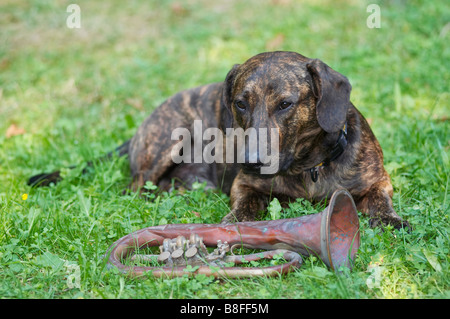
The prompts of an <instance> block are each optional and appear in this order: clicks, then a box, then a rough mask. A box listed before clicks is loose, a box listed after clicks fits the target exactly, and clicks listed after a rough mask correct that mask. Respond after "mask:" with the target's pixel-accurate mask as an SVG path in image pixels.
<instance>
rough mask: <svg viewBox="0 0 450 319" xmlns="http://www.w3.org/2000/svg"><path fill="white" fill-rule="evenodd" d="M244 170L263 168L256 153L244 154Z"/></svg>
mask: <svg viewBox="0 0 450 319" xmlns="http://www.w3.org/2000/svg"><path fill="white" fill-rule="evenodd" d="M242 165H243V166H244V169H246V170H257V169H260V168H261V167H263V166H264V163H263V162H262V161H261V158H260V157H259V154H258V153H252V154H249V153H248V152H246V153H245V162H244V163H243V164H242Z"/></svg>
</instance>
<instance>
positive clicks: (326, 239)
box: [108, 189, 359, 277]
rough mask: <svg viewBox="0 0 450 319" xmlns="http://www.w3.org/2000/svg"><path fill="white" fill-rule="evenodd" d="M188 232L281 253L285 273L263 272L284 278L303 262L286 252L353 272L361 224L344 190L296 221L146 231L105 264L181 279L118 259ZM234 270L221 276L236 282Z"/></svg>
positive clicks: (211, 241)
mask: <svg viewBox="0 0 450 319" xmlns="http://www.w3.org/2000/svg"><path fill="white" fill-rule="evenodd" d="M192 233H195V234H197V235H198V236H200V237H202V238H203V242H204V244H205V246H208V247H211V246H215V245H216V244H217V241H218V240H221V241H222V242H225V241H227V242H228V243H229V244H230V246H232V245H234V244H242V245H243V244H245V245H246V246H251V247H253V248H255V249H266V250H269V249H284V251H283V252H284V255H285V256H284V258H285V259H286V260H288V263H286V264H284V265H283V266H284V267H283V269H280V267H278V268H277V267H275V268H277V269H276V270H275V269H274V267H267V268H266V274H267V273H271V274H274V273H275V272H276V273H285V272H288V271H290V270H291V269H292V268H293V266H294V264H298V263H301V260H300V262H298V261H296V260H297V259H298V258H294V257H293V256H291V255H290V254H289V253H290V252H287V251H286V250H289V251H291V252H292V251H293V252H297V253H300V254H302V255H304V256H308V255H310V254H315V255H317V256H319V258H321V259H322V260H323V261H324V263H325V264H327V265H328V266H329V267H331V268H332V269H335V268H338V267H340V266H342V265H345V266H347V267H351V259H353V258H354V255H355V254H356V252H357V250H358V248H359V220H358V215H357V211H356V208H355V204H354V202H353V199H352V197H351V195H350V194H349V193H348V192H347V191H346V190H343V189H342V190H338V191H336V192H335V193H334V194H333V195H332V197H331V200H330V204H329V205H328V207H327V208H325V210H323V211H322V212H320V213H317V214H312V215H307V216H301V217H297V218H289V219H280V220H274V221H256V222H239V223H235V224H170V225H160V226H152V227H147V228H144V229H141V230H138V231H136V232H134V233H131V234H129V235H127V236H124V237H122V238H121V239H119V240H117V241H116V242H115V243H113V244H112V245H111V246H110V248H109V249H108V252H110V254H109V260H108V263H109V264H110V265H113V266H115V267H117V268H119V269H120V270H122V271H123V272H126V273H132V274H133V273H134V274H138V275H139V274H142V273H144V272H146V271H150V270H152V271H153V275H154V276H162V275H169V274H170V275H172V276H173V275H175V276H177V275H183V274H185V272H183V271H182V270H180V269H177V268H176V267H175V268H172V267H162V268H161V267H129V266H125V265H123V264H122V263H121V261H120V260H121V259H122V258H126V257H127V256H129V255H130V254H131V253H133V252H134V250H135V249H136V248H143V247H152V246H160V245H162V243H163V241H164V239H165V238H169V239H172V238H176V237H178V236H184V237H186V238H188V237H189V236H190V235H191V234H192ZM266 253H270V252H266ZM259 255H260V254H259ZM267 256H270V254H269V255H267ZM272 256H273V255H272ZM238 257H239V258H242V256H238ZM227 258H228V257H227ZM269 258H270V257H269ZM300 259H301V258H300ZM180 268H181V267H180ZM232 268H237V269H242V268H239V267H230V268H226V269H227V270H223V272H225V273H226V274H237V275H236V277H239V276H240V275H242V274H239V272H237V271H235V270H234V269H232ZM196 273H205V274H208V275H215V274H212V273H210V267H208V266H201V267H200V268H199V269H198V270H197V272H196ZM219 273H220V272H219Z"/></svg>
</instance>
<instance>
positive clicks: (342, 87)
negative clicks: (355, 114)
mask: <svg viewBox="0 0 450 319" xmlns="http://www.w3.org/2000/svg"><path fill="white" fill-rule="evenodd" d="M350 91H351V85H350V83H349V81H348V80H347V78H346V77H345V76H343V75H342V74H340V73H338V72H336V71H334V70H333V69H331V68H330V67H329V66H327V65H326V64H325V63H323V62H322V61H320V60H317V59H309V58H306V57H304V56H302V55H300V54H298V53H295V52H267V53H261V54H258V55H256V56H254V57H252V58H250V59H249V60H248V61H246V62H245V63H243V64H241V65H235V66H234V67H233V69H232V70H231V71H230V72H229V73H228V75H227V77H226V79H225V83H224V88H223V95H222V128H223V129H224V130H225V129H226V128H236V127H240V128H242V129H244V130H247V129H249V128H255V129H256V132H257V134H256V135H257V140H256V141H257V142H259V138H260V132H261V131H260V129H263V130H268V134H267V136H270V130H271V129H277V131H278V135H279V145H278V147H279V162H278V170H277V171H276V173H288V174H290V173H298V170H299V169H302V168H303V169H306V168H308V166H307V165H310V164H309V163H307V162H305V163H300V164H299V162H302V161H301V159H305V158H306V157H307V154H306V153H307V152H308V150H310V149H311V145H312V144H313V143H314V141H316V142H317V138H319V137H320V136H325V135H327V134H333V133H336V132H339V131H340V130H341V129H342V128H343V126H344V124H345V121H346V115H347V110H348V107H349V105H350ZM268 140H269V144H270V142H271V141H270V138H269V139H268ZM267 147H269V146H267ZM260 152H261V149H258V150H257V151H253V152H251V151H249V150H248V148H247V150H246V152H245V163H244V165H243V167H244V171H247V172H249V173H251V172H254V173H259V169H260V168H261V166H263V163H262V162H264V160H262V159H261V154H260ZM264 153H266V154H267V153H270V149H269V150H267V149H266V150H265V152H264ZM293 163H295V165H293ZM316 164H317V163H316ZM303 166H304V167H303ZM257 170H258V171H257Z"/></svg>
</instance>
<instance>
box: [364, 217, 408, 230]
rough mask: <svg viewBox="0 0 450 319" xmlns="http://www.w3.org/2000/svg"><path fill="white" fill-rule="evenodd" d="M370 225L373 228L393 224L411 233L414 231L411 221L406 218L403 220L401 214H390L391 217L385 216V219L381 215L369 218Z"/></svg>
mask: <svg viewBox="0 0 450 319" xmlns="http://www.w3.org/2000/svg"><path fill="white" fill-rule="evenodd" d="M369 225H370V227H372V228H376V227H380V228H384V226H386V225H391V226H393V227H394V228H395V229H402V228H403V229H405V230H406V231H407V232H409V233H410V232H411V231H412V227H411V225H410V223H409V222H408V221H406V220H403V219H402V218H401V217H399V216H390V217H389V218H383V219H382V218H380V217H379V216H377V217H372V218H370V220H369Z"/></svg>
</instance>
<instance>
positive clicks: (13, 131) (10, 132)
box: [6, 124, 26, 138]
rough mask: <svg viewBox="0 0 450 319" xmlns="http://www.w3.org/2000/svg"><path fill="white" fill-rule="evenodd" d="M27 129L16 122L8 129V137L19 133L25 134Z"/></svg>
mask: <svg viewBox="0 0 450 319" xmlns="http://www.w3.org/2000/svg"><path fill="white" fill-rule="evenodd" d="M25 133H26V132H25V130H24V129H23V128H21V127H19V126H17V125H16V124H11V125H10V126H9V127H8V129H7V130H6V138H10V137H13V136H17V135H22V134H25Z"/></svg>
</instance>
